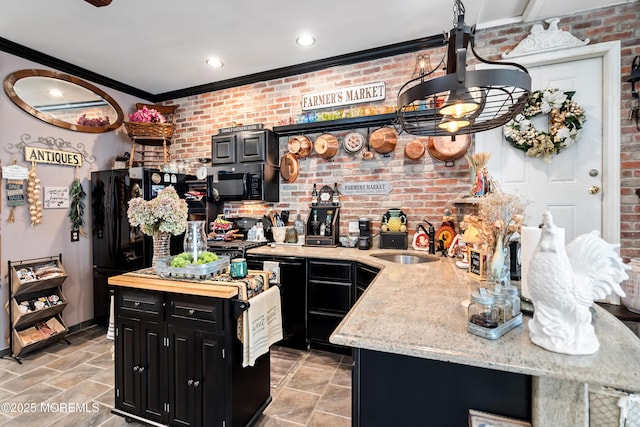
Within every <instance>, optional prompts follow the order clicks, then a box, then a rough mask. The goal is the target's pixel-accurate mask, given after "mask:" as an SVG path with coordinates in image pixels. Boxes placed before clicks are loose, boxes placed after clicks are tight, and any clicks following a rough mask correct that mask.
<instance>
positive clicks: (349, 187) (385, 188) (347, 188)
mask: <svg viewBox="0 0 640 427" xmlns="http://www.w3.org/2000/svg"><path fill="white" fill-rule="evenodd" d="M391 190H393V185H391V183H390V182H389V181H369V182H353V183H348V184H342V185H341V186H340V190H339V191H340V194H344V195H345V196H358V195H362V194H384V195H387V194H389V193H391Z"/></svg>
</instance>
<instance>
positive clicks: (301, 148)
mask: <svg viewBox="0 0 640 427" xmlns="http://www.w3.org/2000/svg"><path fill="white" fill-rule="evenodd" d="M288 150H289V152H290V153H293V154H295V155H297V156H298V157H300V158H301V159H304V158H307V157H309V155H310V154H311V152H312V151H313V144H312V143H311V140H310V139H309V138H307V137H306V136H304V135H297V136H293V137H291V138H290V139H289V143H288Z"/></svg>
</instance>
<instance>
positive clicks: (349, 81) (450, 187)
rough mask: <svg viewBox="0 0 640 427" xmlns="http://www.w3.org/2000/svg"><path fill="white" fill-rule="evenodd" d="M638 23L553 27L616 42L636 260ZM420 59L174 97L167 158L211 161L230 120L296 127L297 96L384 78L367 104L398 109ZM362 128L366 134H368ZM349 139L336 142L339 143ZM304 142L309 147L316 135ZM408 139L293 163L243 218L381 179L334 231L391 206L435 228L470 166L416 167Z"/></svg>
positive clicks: (605, 14)
mask: <svg viewBox="0 0 640 427" xmlns="http://www.w3.org/2000/svg"><path fill="white" fill-rule="evenodd" d="M637 22H640V3H638V2H634V3H629V4H625V5H619V6H615V7H610V8H603V9H598V10H594V11H590V12H586V13H581V14H575V15H571V16H567V17H562V19H561V20H560V23H559V26H560V27H561V28H562V29H564V30H567V31H569V32H571V33H572V34H573V35H575V36H576V37H578V38H579V39H585V38H589V39H590V40H591V42H590V43H591V44H595V43H601V42H606V41H611V40H621V44H622V52H621V57H622V64H621V72H622V82H621V84H622V91H621V93H622V100H621V106H622V112H621V114H622V117H621V123H622V129H621V134H622V138H621V161H620V165H621V176H622V182H621V196H622V198H621V221H622V224H621V243H622V253H623V255H625V256H627V257H631V256H640V239H638V237H640V206H639V205H638V196H636V194H635V190H636V188H640V148H639V147H640V145H639V144H638V143H639V142H640V132H638V131H637V130H636V128H635V125H634V124H633V123H632V122H631V121H630V120H628V117H629V103H630V100H631V95H630V84H629V83H627V82H626V79H627V77H628V75H629V73H630V67H631V62H632V60H633V57H634V56H635V55H639V54H640V27H638V26H637ZM533 24H534V23H528V24H526V25H510V26H504V27H498V28H493V29H489V30H482V31H479V32H478V35H477V44H476V47H477V50H478V52H479V54H480V55H482V56H484V57H488V58H491V59H498V57H499V54H500V53H502V52H504V51H508V50H511V49H513V47H514V46H515V45H516V44H517V43H518V42H519V41H520V40H522V39H523V38H524V37H526V35H527V34H528V33H529V30H530V28H531V26H532V25H533ZM443 25H445V23H443ZM443 30H448V27H447V28H445V27H443ZM443 52H444V50H443V49H442V48H440V49H434V50H432V51H429V52H418V53H429V54H430V55H431V61H432V64H433V66H435V65H436V64H437V63H438V61H439V60H440V58H441V56H442V54H443ZM418 53H416V54H405V55H398V56H394V57H389V58H383V59H379V60H375V61H368V62H363V63H358V64H354V65H349V66H339V67H332V68H329V69H325V70H322V71H317V72H313V73H307V74H301V75H296V76H291V77H287V78H283V79H277V80H270V81H266V82H260V83H255V84H252V85H246V86H242V87H236V88H231V89H226V90H221V91H217V92H214V93H207V94H202V95H198V96H191V97H187V98H181V99H176V100H172V101H170V102H168V103H170V104H177V105H179V109H178V112H177V117H178V118H177V122H178V127H177V130H176V136H175V138H174V144H173V145H172V147H171V149H172V153H173V156H174V158H178V159H183V160H185V161H190V160H193V159H195V158H197V157H210V156H211V153H210V137H211V135H213V134H215V133H217V129H219V128H221V127H227V126H230V125H232V124H234V123H242V124H251V123H264V124H265V126H266V127H268V128H271V127H273V126H278V125H281V124H285V123H288V122H289V121H290V120H294V121H295V120H296V118H297V115H298V114H299V113H300V112H301V108H300V100H301V95H302V94H305V93H310V92H318V91H323V90H330V89H334V88H337V87H344V86H352V85H357V84H362V83H369V82H375V81H384V82H385V83H386V87H387V99H386V100H385V101H381V102H379V103H376V104H373V105H371V106H372V107H377V106H395V105H396V96H397V93H398V90H399V88H400V86H401V85H402V84H403V83H404V82H406V81H407V80H409V78H410V77H411V74H412V72H413V70H414V65H415V58H416V56H417V54H418ZM370 130H371V131H373V130H374V129H370ZM359 131H360V132H362V133H364V134H366V133H367V131H368V130H367V129H359ZM346 133H347V131H345V132H340V133H335V135H336V136H338V138H339V140H341V137H342V136H344V134H346ZM307 136H309V137H310V138H311V139H312V140H313V139H314V138H315V137H316V136H318V135H317V134H315V135H307ZM412 138H413V137H412V136H410V135H406V134H402V135H400V137H399V139H398V145H397V146H396V149H395V151H394V152H393V153H391V156H390V157H383V156H382V155H380V154H376V155H375V158H374V159H373V160H371V161H363V160H362V159H361V158H359V157H355V158H354V157H351V156H349V155H347V154H346V153H345V152H344V151H340V153H339V154H338V155H337V156H336V157H335V160H334V161H333V162H328V161H326V160H324V159H321V158H320V157H319V156H317V155H312V156H311V157H310V158H308V159H306V160H302V161H301V162H300V174H299V176H298V179H297V180H296V181H295V182H294V183H284V182H283V183H282V184H281V187H280V191H281V197H280V200H281V202H280V203H278V204H277V205H275V206H268V205H248V206H244V207H243V212H244V214H254V215H258V216H259V215H262V214H263V213H264V212H265V210H268V209H275V210H278V211H279V210H282V209H288V210H290V211H291V213H292V218H295V214H296V213H297V212H300V213H303V216H305V215H306V214H307V213H308V205H309V203H310V198H311V197H310V193H311V188H312V185H313V183H317V184H318V186H322V185H323V184H327V185H331V186H333V183H334V182H338V183H342V182H355V181H375V180H388V181H391V182H392V184H393V186H394V189H393V191H392V193H391V194H390V195H389V196H359V197H343V198H342V200H341V204H342V206H343V209H342V212H343V213H342V216H341V227H340V229H341V231H343V232H344V231H346V229H347V225H346V222H347V221H349V220H356V219H357V218H359V217H361V216H369V217H370V218H372V219H373V221H374V226H377V225H378V224H379V220H380V217H381V216H382V214H383V213H384V212H385V211H386V210H387V209H388V208H391V207H400V208H402V209H403V210H404V211H405V213H407V215H408V218H409V221H410V229H414V228H415V225H416V224H417V222H418V221H419V220H421V219H427V220H429V221H431V222H434V223H437V224H439V223H440V221H441V218H442V214H443V209H444V207H445V205H446V204H447V202H448V201H450V200H452V199H455V198H456V197H459V196H460V195H463V194H466V193H467V192H468V190H469V185H470V184H469V178H468V169H467V163H466V160H465V159H464V158H462V159H459V160H457V161H456V162H455V165H454V166H453V167H446V166H445V165H444V164H443V163H442V162H439V161H436V160H433V159H431V157H429V156H428V155H425V157H423V158H422V159H421V160H418V161H411V160H409V159H407V158H406V157H405V156H404V152H403V150H404V145H405V144H406V142H408V141H410V140H411V139H412ZM286 141H287V139H286V138H281V142H280V149H281V150H280V151H281V153H283V152H285V151H286Z"/></svg>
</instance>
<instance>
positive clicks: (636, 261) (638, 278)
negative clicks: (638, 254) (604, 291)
mask: <svg viewBox="0 0 640 427" xmlns="http://www.w3.org/2000/svg"><path fill="white" fill-rule="evenodd" d="M627 265H628V266H629V267H631V270H628V271H627V274H628V275H629V279H627V280H625V281H623V282H622V283H621V284H620V286H621V287H622V290H623V291H624V293H625V294H627V296H625V297H624V298H622V299H621V301H622V305H624V306H625V307H626V308H627V310H629V311H632V312H634V313H638V314H640V258H631V261H630V262H629V264H627Z"/></svg>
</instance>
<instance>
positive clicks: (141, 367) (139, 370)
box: [138, 366, 144, 374]
mask: <svg viewBox="0 0 640 427" xmlns="http://www.w3.org/2000/svg"><path fill="white" fill-rule="evenodd" d="M143 372H144V366H139V367H138V373H140V374H141V373H143Z"/></svg>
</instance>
